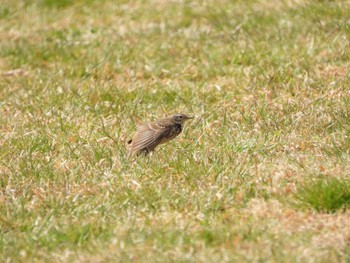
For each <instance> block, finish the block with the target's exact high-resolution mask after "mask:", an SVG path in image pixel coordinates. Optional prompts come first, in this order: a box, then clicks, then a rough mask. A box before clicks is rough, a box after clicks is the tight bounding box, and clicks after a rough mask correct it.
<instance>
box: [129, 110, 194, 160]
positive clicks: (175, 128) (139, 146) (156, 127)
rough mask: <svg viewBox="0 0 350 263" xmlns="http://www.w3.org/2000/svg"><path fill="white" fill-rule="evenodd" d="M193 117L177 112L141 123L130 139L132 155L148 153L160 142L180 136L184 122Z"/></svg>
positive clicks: (130, 152)
mask: <svg viewBox="0 0 350 263" xmlns="http://www.w3.org/2000/svg"><path fill="white" fill-rule="evenodd" d="M192 118H193V117H188V116H187V115H185V114H175V115H172V116H169V117H166V118H163V119H159V120H156V121H154V122H150V123H146V124H141V125H139V126H138V127H137V131H136V133H135V135H134V137H133V138H132V140H130V141H128V144H130V149H129V154H130V155H131V156H133V155H140V154H142V153H143V154H145V155H147V154H148V153H150V152H151V151H153V150H154V149H155V148H156V147H157V146H158V145H159V144H162V143H166V142H168V141H170V140H172V139H174V138H175V137H176V136H178V135H179V134H180V133H181V131H182V125H183V124H184V122H185V121H186V120H188V119H192Z"/></svg>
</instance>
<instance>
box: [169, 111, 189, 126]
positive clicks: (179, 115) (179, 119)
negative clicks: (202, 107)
mask: <svg viewBox="0 0 350 263" xmlns="http://www.w3.org/2000/svg"><path fill="white" fill-rule="evenodd" d="M171 118H172V120H173V121H174V122H175V123H178V124H183V123H184V122H185V121H186V120H188V119H193V117H189V116H187V115H186V114H182V113H177V114H174V115H173V116H172V117H171Z"/></svg>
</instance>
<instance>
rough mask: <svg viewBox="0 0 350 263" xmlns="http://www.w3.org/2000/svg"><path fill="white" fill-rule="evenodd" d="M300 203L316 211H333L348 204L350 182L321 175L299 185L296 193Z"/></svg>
mask: <svg viewBox="0 0 350 263" xmlns="http://www.w3.org/2000/svg"><path fill="white" fill-rule="evenodd" d="M296 197H297V199H299V201H300V204H303V205H305V206H307V207H312V208H314V209H315V210H317V211H318V212H335V211H337V210H339V209H346V208H349V206H350V182H349V181H348V180H347V181H345V180H344V179H337V178H327V177H321V178H317V179H316V180H314V181H309V182H307V183H304V184H302V185H300V186H299V188H298V192H297V193H296Z"/></svg>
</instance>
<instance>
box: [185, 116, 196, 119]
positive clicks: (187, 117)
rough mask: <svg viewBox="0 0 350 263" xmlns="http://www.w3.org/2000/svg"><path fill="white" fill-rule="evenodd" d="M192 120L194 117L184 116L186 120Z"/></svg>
mask: <svg viewBox="0 0 350 263" xmlns="http://www.w3.org/2000/svg"><path fill="white" fill-rule="evenodd" d="M193 118H194V116H191V117H189V116H186V119H193Z"/></svg>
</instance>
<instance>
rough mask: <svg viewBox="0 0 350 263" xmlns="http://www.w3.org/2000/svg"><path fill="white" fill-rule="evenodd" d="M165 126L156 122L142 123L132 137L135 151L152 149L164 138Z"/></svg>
mask: <svg viewBox="0 0 350 263" xmlns="http://www.w3.org/2000/svg"><path fill="white" fill-rule="evenodd" d="M163 133H164V127H162V126H160V125H157V124H155V123H149V124H142V125H139V126H138V127H137V132H136V134H135V136H134V138H133V139H132V148H131V150H132V151H133V152H138V151H142V150H147V151H152V150H153V149H154V148H155V147H156V146H157V145H158V144H159V143H160V141H161V140H162V139H163Z"/></svg>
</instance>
